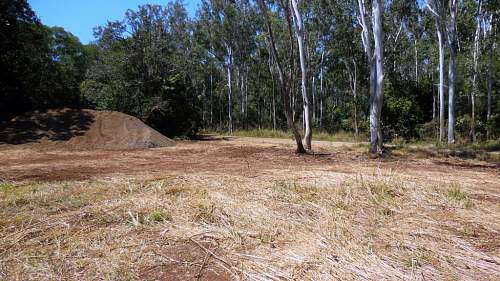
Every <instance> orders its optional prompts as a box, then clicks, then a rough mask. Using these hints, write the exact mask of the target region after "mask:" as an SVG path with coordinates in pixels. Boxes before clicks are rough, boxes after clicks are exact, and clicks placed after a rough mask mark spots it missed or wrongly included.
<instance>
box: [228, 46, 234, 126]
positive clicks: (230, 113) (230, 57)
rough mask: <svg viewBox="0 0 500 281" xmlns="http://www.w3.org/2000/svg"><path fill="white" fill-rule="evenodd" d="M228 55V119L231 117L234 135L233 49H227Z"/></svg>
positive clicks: (230, 122)
mask: <svg viewBox="0 0 500 281" xmlns="http://www.w3.org/2000/svg"><path fill="white" fill-rule="evenodd" d="M227 51H228V55H229V63H228V66H227V88H228V102H227V111H228V113H227V114H228V117H229V134H230V135H232V134H233V108H232V94H233V93H232V92H233V89H232V81H231V72H232V71H231V68H232V64H233V53H232V49H231V48H230V47H228V48H227Z"/></svg>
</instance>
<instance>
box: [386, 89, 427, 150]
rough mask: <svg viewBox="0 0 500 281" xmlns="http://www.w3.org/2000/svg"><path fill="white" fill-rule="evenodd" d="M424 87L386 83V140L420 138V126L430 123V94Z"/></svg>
mask: <svg viewBox="0 0 500 281" xmlns="http://www.w3.org/2000/svg"><path fill="white" fill-rule="evenodd" d="M425 90H426V89H425V88H424V87H423V86H419V85H415V84H414V83H411V82H406V83H404V84H402V85H399V84H397V83H396V84H393V83H386V87H385V93H384V107H383V109H382V128H383V133H384V138H385V139H392V138H396V137H402V138H404V139H407V140H409V139H412V138H415V137H418V132H419V131H418V130H417V127H418V125H419V124H423V123H424V122H428V121H430V119H432V116H431V115H430V114H429V113H431V112H432V111H431V109H430V108H429V107H430V105H431V104H429V100H432V96H430V98H429V94H428V92H426V91H425Z"/></svg>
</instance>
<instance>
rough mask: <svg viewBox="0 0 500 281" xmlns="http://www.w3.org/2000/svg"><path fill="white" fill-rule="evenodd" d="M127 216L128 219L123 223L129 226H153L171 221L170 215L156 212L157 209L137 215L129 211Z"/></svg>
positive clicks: (160, 211) (161, 211)
mask: <svg viewBox="0 0 500 281" xmlns="http://www.w3.org/2000/svg"><path fill="white" fill-rule="evenodd" d="M128 215H129V218H128V219H127V220H126V221H125V223H126V224H127V225H130V226H140V225H146V224H155V223H162V222H165V221H171V220H172V215H170V214H169V213H167V212H165V211H163V210H158V209H156V210H153V211H150V212H144V211H142V212H137V213H134V212H130V211H129V213H128Z"/></svg>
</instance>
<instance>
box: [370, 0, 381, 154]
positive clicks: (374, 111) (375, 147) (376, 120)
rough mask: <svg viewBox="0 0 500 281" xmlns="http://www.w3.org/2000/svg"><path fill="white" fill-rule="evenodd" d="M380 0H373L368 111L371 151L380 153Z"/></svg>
mask: <svg viewBox="0 0 500 281" xmlns="http://www.w3.org/2000/svg"><path fill="white" fill-rule="evenodd" d="M383 9H384V7H383V5H382V0H373V2H372V18H373V38H374V41H375V65H376V80H375V81H376V84H375V87H376V88H375V94H374V98H373V101H372V108H371V111H370V136H371V140H370V142H371V153H372V154H375V153H378V154H381V153H382V141H383V139H382V130H381V127H380V114H381V112H382V105H383V104H384V34H383V30H382V10H383Z"/></svg>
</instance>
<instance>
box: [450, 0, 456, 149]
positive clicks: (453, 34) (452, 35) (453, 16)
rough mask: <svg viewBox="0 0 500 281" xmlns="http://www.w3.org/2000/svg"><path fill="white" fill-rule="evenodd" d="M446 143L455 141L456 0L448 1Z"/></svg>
mask: <svg viewBox="0 0 500 281" xmlns="http://www.w3.org/2000/svg"><path fill="white" fill-rule="evenodd" d="M448 45H449V48H450V60H449V62H448V144H454V143H455V88H456V72H457V62H456V60H457V0H451V1H450V23H449V27H448Z"/></svg>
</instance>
